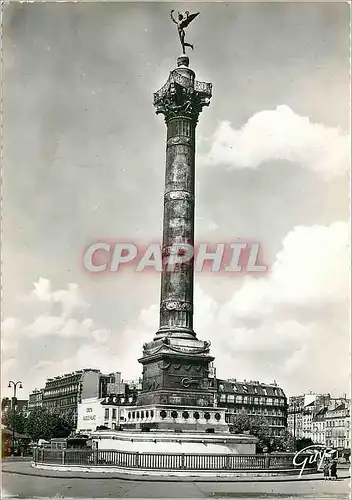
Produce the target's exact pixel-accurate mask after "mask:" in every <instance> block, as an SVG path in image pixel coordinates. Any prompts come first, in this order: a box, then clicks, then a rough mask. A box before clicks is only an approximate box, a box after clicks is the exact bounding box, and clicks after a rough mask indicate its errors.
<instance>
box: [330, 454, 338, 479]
mask: <svg viewBox="0 0 352 500" xmlns="http://www.w3.org/2000/svg"><path fill="white" fill-rule="evenodd" d="M330 477H331V479H335V480H336V479H337V460H336V458H334V459H333V460H332V461H331V463H330Z"/></svg>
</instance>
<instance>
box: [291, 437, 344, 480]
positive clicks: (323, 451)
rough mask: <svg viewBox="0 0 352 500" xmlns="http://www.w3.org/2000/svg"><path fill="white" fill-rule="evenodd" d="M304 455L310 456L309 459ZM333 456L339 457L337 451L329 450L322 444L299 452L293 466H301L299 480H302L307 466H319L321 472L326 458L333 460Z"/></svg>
mask: <svg viewBox="0 0 352 500" xmlns="http://www.w3.org/2000/svg"><path fill="white" fill-rule="evenodd" d="M302 455H309V457H307V456H302ZM333 455H337V450H334V449H331V448H327V447H326V446H324V445H322V444H313V445H310V446H307V447H306V448H303V450H300V451H298V452H297V453H296V454H295V456H294V457H293V465H295V466H296V467H299V466H301V469H300V472H299V476H298V478H299V479H300V478H301V476H302V474H303V472H304V470H305V468H306V466H307V464H317V469H318V470H319V469H321V467H322V465H323V462H324V460H325V458H332V456H333Z"/></svg>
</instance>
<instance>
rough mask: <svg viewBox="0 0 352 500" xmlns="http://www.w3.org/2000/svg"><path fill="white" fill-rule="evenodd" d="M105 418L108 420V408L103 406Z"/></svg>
mask: <svg viewBox="0 0 352 500" xmlns="http://www.w3.org/2000/svg"><path fill="white" fill-rule="evenodd" d="M104 418H105V420H109V408H105V416H104Z"/></svg>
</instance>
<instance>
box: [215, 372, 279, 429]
mask: <svg viewBox="0 0 352 500" xmlns="http://www.w3.org/2000/svg"><path fill="white" fill-rule="evenodd" d="M216 387H217V396H216V405H217V406H221V407H225V408H227V410H228V411H227V415H226V419H227V421H228V422H231V419H232V417H233V415H236V414H239V413H241V412H245V413H246V414H248V415H252V416H258V415H261V416H263V417H265V418H266V419H267V420H268V423H269V426H270V430H271V435H272V436H273V437H275V436H279V435H280V434H281V433H282V432H283V431H285V430H286V428H287V398H286V396H285V393H284V391H283V390H282V389H281V388H280V387H279V386H278V385H277V383H276V382H274V383H272V384H264V383H261V382H259V381H249V382H247V381H243V382H240V381H237V380H236V379H228V380H221V379H217V380H216Z"/></svg>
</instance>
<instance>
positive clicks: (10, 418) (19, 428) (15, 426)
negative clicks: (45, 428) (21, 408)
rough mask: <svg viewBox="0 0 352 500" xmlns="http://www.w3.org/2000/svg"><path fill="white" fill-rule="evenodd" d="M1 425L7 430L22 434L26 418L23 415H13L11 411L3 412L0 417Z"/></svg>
mask: <svg viewBox="0 0 352 500" xmlns="http://www.w3.org/2000/svg"><path fill="white" fill-rule="evenodd" d="M2 423H3V425H5V427H7V428H8V429H11V430H14V431H15V432H18V433H19V434H23V433H24V432H25V427H26V417H25V415H24V414H23V413H15V415H14V414H13V413H12V411H9V412H6V413H5V412H4V413H3V415H2Z"/></svg>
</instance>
